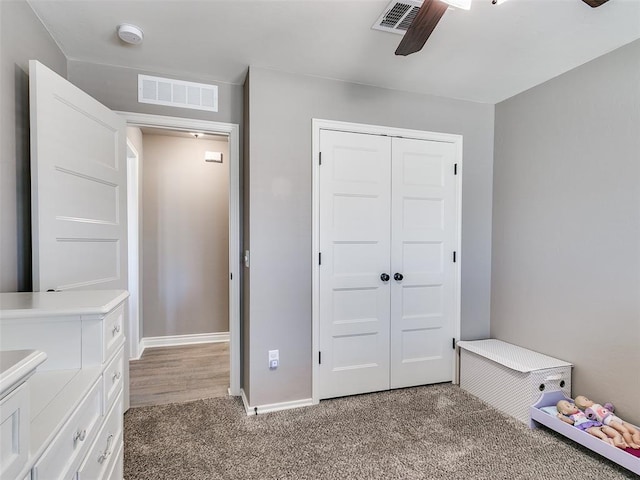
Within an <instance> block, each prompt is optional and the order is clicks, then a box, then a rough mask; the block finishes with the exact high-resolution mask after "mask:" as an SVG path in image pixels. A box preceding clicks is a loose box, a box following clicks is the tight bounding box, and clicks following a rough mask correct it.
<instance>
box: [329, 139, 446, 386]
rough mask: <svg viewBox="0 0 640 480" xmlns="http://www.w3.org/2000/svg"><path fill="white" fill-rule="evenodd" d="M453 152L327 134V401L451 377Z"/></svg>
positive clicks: (438, 146) (425, 144) (442, 145)
mask: <svg viewBox="0 0 640 480" xmlns="http://www.w3.org/2000/svg"><path fill="white" fill-rule="evenodd" d="M455 148H456V147H455V146H454V144H452V143H446V142H435V141H427V140H414V139H405V138H393V137H388V136H380V135H369V134H363V133H349V132H339V131H332V130H320V151H321V166H320V167H319V172H320V173H319V176H320V194H319V204H320V215H319V232H320V235H319V236H320V238H319V246H320V255H321V258H319V262H320V267H319V272H320V276H319V279H320V280H319V312H320V320H319V330H320V332H319V343H320V354H319V355H320V358H319V371H318V372H319V384H318V385H319V392H320V398H331V397H337V396H343V395H352V394H358V393H365V392H372V391H377V390H386V389H389V388H398V387H406V386H413V385H423V384H429V383H436V382H443V381H450V380H452V376H453V352H454V350H453V349H452V339H453V335H454V334H453V325H454V318H455V315H456V311H457V309H456V304H455V302H456V301H457V300H456V298H457V297H456V294H455V292H456V290H455V288H456V286H455V285H456V279H455V272H456V269H455V264H454V262H453V252H454V250H455V248H456V247H455V246H456V245H457V205H456V201H457V183H456V177H455V175H454V162H455V158H456V150H455Z"/></svg>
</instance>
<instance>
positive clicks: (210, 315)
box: [141, 133, 229, 337]
mask: <svg viewBox="0 0 640 480" xmlns="http://www.w3.org/2000/svg"><path fill="white" fill-rule="evenodd" d="M143 145H144V159H143V161H142V170H143V180H142V211H143V212H144V216H143V221H142V225H143V228H142V233H141V235H142V245H143V246H142V266H143V268H142V272H143V274H142V309H143V312H144V315H143V326H142V336H143V337H159V336H165V335H187V334H198V333H213V332H228V331H229V155H228V152H229V149H228V142H227V141H226V140H224V141H219V140H207V139H204V138H199V139H195V138H183V137H176V136H167V135H151V134H146V133H143ZM206 150H210V151H215V152H222V153H223V162H222V163H210V162H205V161H204V154H205V151H206Z"/></svg>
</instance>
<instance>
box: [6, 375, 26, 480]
mask: <svg viewBox="0 0 640 480" xmlns="http://www.w3.org/2000/svg"><path fill="white" fill-rule="evenodd" d="M28 392H29V391H28V390H27V385H26V384H24V383H23V384H22V385H20V386H19V387H18V388H16V389H15V390H14V391H13V392H11V393H10V394H8V395H7V396H6V397H4V398H3V399H2V400H0V478H15V477H16V476H17V475H18V472H20V470H22V468H23V467H25V466H26V463H27V456H28V449H29V393H28Z"/></svg>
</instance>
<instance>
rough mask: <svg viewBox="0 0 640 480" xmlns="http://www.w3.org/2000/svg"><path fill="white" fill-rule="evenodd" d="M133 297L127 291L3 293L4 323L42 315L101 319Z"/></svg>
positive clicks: (0, 315)
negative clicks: (81, 316) (9, 320)
mask: <svg viewBox="0 0 640 480" xmlns="http://www.w3.org/2000/svg"><path fill="white" fill-rule="evenodd" d="M128 296H129V292H127V291H126V290H69V291H64V292H25V293H0V319H5V318H27V317H34V316H39V315H47V316H64V315H100V314H105V313H108V312H109V311H111V310H112V309H113V308H115V307H116V306H118V305H119V304H120V303H122V302H124V301H125V300H126V298H127V297H128Z"/></svg>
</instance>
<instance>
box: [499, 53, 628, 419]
mask: <svg viewBox="0 0 640 480" xmlns="http://www.w3.org/2000/svg"><path fill="white" fill-rule="evenodd" d="M639 152H640V41H636V42H634V43H632V44H629V45H627V46H625V47H623V48H620V49H618V50H616V51H614V52H612V53H610V54H608V55H605V56H603V57H600V58H598V59H596V60H594V61H592V62H590V63H588V64H585V65H583V66H581V67H579V68H577V69H575V70H572V71H570V72H568V73H566V74H564V75H562V76H560V77H557V78H555V79H553V80H551V81H549V82H547V83H545V84H543V85H540V86H538V87H535V88H533V89H531V90H529V91H527V92H525V93H522V94H520V95H517V96H516V97H513V98H511V99H509V100H507V101H505V102H502V103H500V104H498V105H497V107H496V141H495V162H494V209H493V220H494V223H493V281H492V296H491V297H492V311H491V335H492V336H493V337H496V338H499V339H502V340H506V341H509V342H512V343H515V344H518V345H522V346H524V347H528V348H530V349H533V350H537V351H539V352H543V353H546V354H549V355H552V356H555V357H558V358H561V359H564V360H567V361H570V362H573V363H574V364H575V365H576V367H575V369H574V372H573V381H574V383H573V393H574V395H576V394H584V395H587V396H589V397H590V398H593V399H596V400H600V401H601V403H604V402H606V401H611V402H613V403H614V404H616V406H617V407H618V410H617V411H618V412H619V413H620V416H621V417H622V418H626V419H627V420H628V421H630V422H635V423H636V424H638V423H640V409H638V399H639V398H640V369H639V368H638V366H639V365H640V161H639V160H640V157H639Z"/></svg>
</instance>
